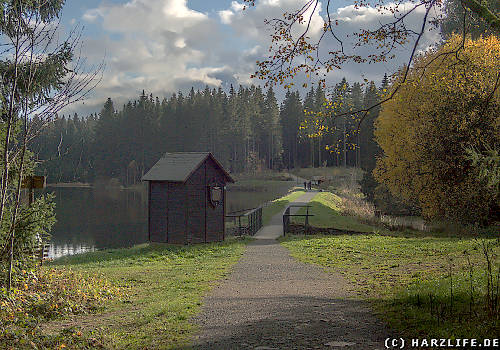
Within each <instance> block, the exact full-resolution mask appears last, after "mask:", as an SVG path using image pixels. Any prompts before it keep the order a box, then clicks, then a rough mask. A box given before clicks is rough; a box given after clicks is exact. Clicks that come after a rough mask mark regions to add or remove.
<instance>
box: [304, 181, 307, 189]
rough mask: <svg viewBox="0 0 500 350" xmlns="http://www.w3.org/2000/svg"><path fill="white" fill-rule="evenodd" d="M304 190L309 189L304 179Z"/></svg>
mask: <svg viewBox="0 0 500 350" xmlns="http://www.w3.org/2000/svg"><path fill="white" fill-rule="evenodd" d="M304 190H307V183H306V182H305V181H304Z"/></svg>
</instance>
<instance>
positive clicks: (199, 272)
mask: <svg viewBox="0 0 500 350" xmlns="http://www.w3.org/2000/svg"><path fill="white" fill-rule="evenodd" d="M248 242H249V239H231V240H227V241H226V242H222V243H213V244H203V245H193V246H172V245H160V244H144V245H139V246H136V247H133V248H130V249H114V250H106V251H99V252H93V253H86V254H81V255H75V256H70V257H64V258H61V259H58V260H56V261H54V262H53V264H52V265H53V266H54V267H56V268H60V269H68V268H72V269H73V270H76V271H78V270H82V271H85V272H86V273H95V274H103V275H104V276H106V278H107V279H108V280H110V281H111V282H112V283H113V284H114V285H117V286H119V287H120V289H121V290H122V291H123V293H124V294H125V295H126V297H122V298H121V299H120V300H115V301H112V302H110V303H109V305H107V307H106V311H105V312H104V313H101V314H97V315H89V316H86V317H84V318H83V319H82V320H80V321H77V322H76V324H75V325H74V326H76V327H77V328H80V327H81V328H82V331H83V333H85V334H89V332H92V331H95V330H98V332H99V334H101V335H102V336H103V338H104V342H105V343H109V344H112V346H113V347H114V348H119V349H144V348H145V346H146V347H147V348H151V349H178V348H181V347H184V346H186V345H187V344H188V341H189V339H190V336H191V335H192V333H193V331H194V330H195V326H194V325H193V324H192V322H190V318H191V317H192V316H193V315H195V314H196V313H197V312H198V311H199V309H200V305H201V300H202V297H203V296H204V295H205V294H206V293H207V292H208V291H209V290H210V288H211V287H212V286H213V285H214V284H215V283H216V281H217V280H220V279H221V278H223V277H224V276H225V275H226V274H227V273H228V272H229V269H230V267H231V266H232V265H234V264H235V263H236V262H237V261H238V259H239V258H240V257H241V255H242V253H243V251H244V249H245V245H246V243H248ZM59 327H60V325H58V324H57V323H56V324H53V325H50V324H49V326H48V330H49V331H50V329H51V328H52V329H53V330H56V331H58V330H59Z"/></svg>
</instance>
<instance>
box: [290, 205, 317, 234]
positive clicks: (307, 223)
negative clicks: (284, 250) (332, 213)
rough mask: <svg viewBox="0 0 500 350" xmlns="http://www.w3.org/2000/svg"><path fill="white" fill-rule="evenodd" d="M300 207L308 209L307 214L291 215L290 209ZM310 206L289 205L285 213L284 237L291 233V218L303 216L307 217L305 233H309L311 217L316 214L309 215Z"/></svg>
mask: <svg viewBox="0 0 500 350" xmlns="http://www.w3.org/2000/svg"><path fill="white" fill-rule="evenodd" d="M293 207H298V208H306V213H305V214H290V208H293ZM309 208H311V206H310V205H307V204H291V205H289V206H288V207H287V208H286V210H285V212H284V213H283V236H286V234H287V232H290V217H291V216H301V217H305V223H304V231H305V233H307V232H309V217H310V216H314V214H309Z"/></svg>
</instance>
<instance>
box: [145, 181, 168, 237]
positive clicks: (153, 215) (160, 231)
mask: <svg viewBox="0 0 500 350" xmlns="http://www.w3.org/2000/svg"><path fill="white" fill-rule="evenodd" d="M167 188H168V183H167V182H159V181H151V182H150V183H149V240H150V241H151V242H167V227H168V223H167V208H168V190H167Z"/></svg>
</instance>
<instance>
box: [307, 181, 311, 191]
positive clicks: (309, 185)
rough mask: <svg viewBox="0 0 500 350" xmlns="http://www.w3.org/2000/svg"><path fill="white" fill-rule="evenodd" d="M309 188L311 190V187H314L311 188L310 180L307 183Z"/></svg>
mask: <svg viewBox="0 0 500 350" xmlns="http://www.w3.org/2000/svg"><path fill="white" fill-rule="evenodd" d="M307 189H309V190H311V189H312V188H311V181H309V182H308V183H307Z"/></svg>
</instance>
